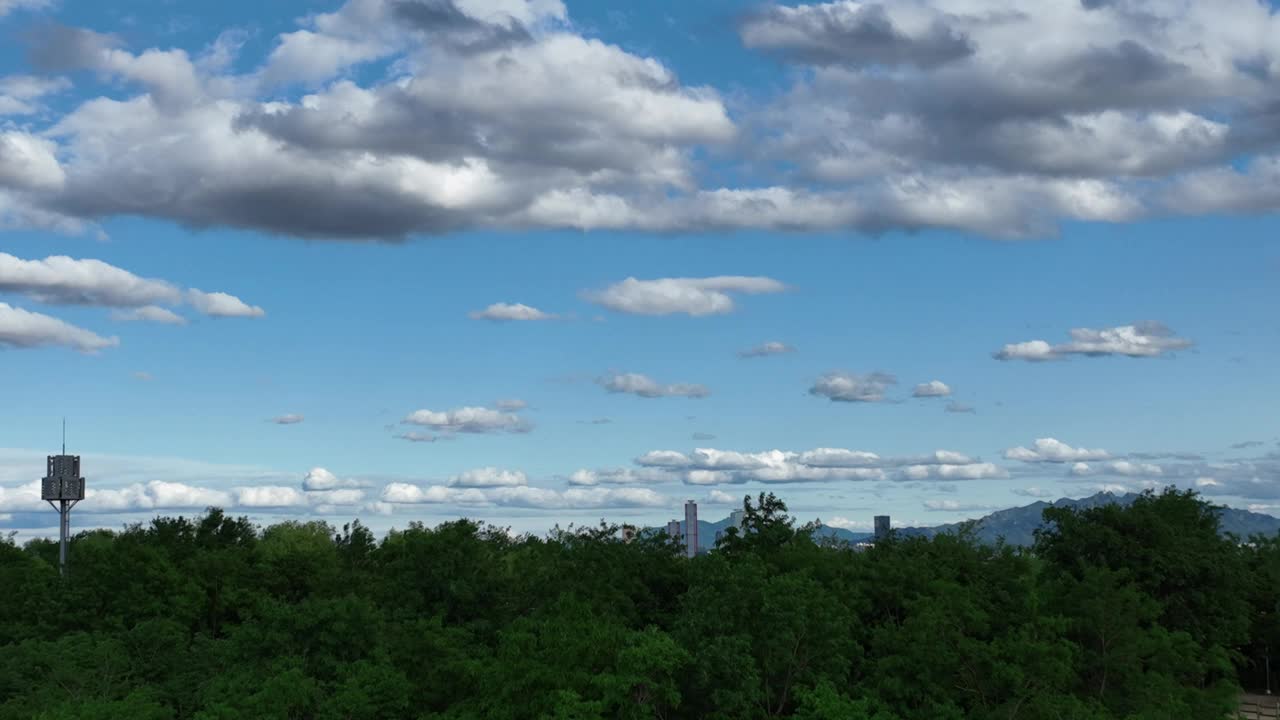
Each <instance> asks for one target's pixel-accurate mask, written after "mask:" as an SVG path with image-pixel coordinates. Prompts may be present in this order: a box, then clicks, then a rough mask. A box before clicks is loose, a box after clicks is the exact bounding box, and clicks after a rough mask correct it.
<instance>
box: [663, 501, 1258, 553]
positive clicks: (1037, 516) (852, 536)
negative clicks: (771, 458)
mask: <svg viewBox="0 0 1280 720" xmlns="http://www.w3.org/2000/svg"><path fill="white" fill-rule="evenodd" d="M1138 497H1139V496H1138V495H1137V494H1136V493H1129V494H1126V495H1113V494H1111V493H1105V492H1102V493H1098V494H1096V495H1090V496H1089V497H1086V498H1080V499H1078V500H1073V499H1071V498H1062V499H1060V500H1054V501H1053V502H1045V501H1039V502H1034V503H1031V504H1030V505H1023V506H1022V507H1015V508H1009V509H1007V510H997V511H996V512H993V513H991V514H990V515H987V516H985V517H982V518H979V519H977V520H974V521H971V522H973V523H974V534H975V535H976V537H977V538H978V539H979V540H981V541H983V542H988V543H994V542H995V541H996V540H997V539H998V538H1001V537H1003V538H1004V540H1005V542H1006V543H1008V544H1010V545H1031V544H1032V543H1033V542H1034V535H1033V533H1034V532H1035V530H1036V529H1037V528H1039V527H1040V526H1041V524H1042V523H1041V514H1042V513H1043V512H1044V509H1045V508H1047V507H1073V508H1092V507H1098V506H1101V505H1109V504H1113V503H1114V504H1118V505H1128V504H1130V503H1132V502H1133V501H1134V500H1135V499H1136V498H1138ZM1221 518H1222V532H1224V533H1232V534H1234V535H1236V536H1238V537H1241V538H1247V537H1249V536H1250V535H1255V534H1262V535H1275V534H1277V533H1280V518H1277V517H1273V516H1271V515H1264V514H1262V513H1255V512H1249V511H1248V510H1238V509H1236V508H1224V509H1222V510H1221ZM963 524H964V523H959V522H957V523H948V524H945V525H935V526H932V527H895V528H894V531H895V532H897V533H898V534H900V535H906V536H919V537H932V536H934V535H937V534H938V533H945V532H954V531H956V530H958V529H959V528H960V526H961V525H963ZM728 526H729V518H724V519H723V520H718V521H716V522H707V521H705V520H699V521H698V547H699V549H704V550H710V549H712V548H714V547H715V546H716V531H718V530H723V529H724V528H726V527H728ZM652 529H653V530H661V529H662V528H652ZM814 534H815V535H818V536H820V537H831V538H835V539H837V540H845V541H847V542H865V541H867V540H870V539H871V538H872V537H874V536H873V535H872V534H871V533H866V532H862V533H858V532H852V531H850V530H846V529H844V528H836V527H831V526H829V525H823V526H820V527H819V528H818V529H817V530H816V531H815V533H814Z"/></svg>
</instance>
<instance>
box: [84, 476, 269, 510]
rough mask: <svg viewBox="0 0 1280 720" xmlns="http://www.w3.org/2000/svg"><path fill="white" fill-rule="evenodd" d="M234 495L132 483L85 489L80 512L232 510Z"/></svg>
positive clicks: (159, 483)
mask: <svg viewBox="0 0 1280 720" xmlns="http://www.w3.org/2000/svg"><path fill="white" fill-rule="evenodd" d="M247 489H248V488H240V489H239V490H247ZM238 493H239V491H237V492H236V493H232V492H227V491H224V490H214V489H211V488H203V487H196V486H193V485H187V484H185V483H180V482H165V481H163V480H152V481H151V482H148V483H146V484H141V483H135V484H133V485H130V486H128V487H124V488H117V489H101V490H99V489H95V488H90V487H86V488H85V499H84V501H83V503H82V504H83V505H84V506H88V507H86V508H84V509H86V510H87V509H89V508H93V509H94V510H95V511H101V510H152V509H158V508H205V507H213V506H217V507H232V506H233V505H235V504H236V499H237V497H238Z"/></svg>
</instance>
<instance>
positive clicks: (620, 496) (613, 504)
mask: <svg viewBox="0 0 1280 720" xmlns="http://www.w3.org/2000/svg"><path fill="white" fill-rule="evenodd" d="M382 501H383V502H387V503H393V504H451V505H467V506H480V507H490V506H494V507H521V508H537V509H544V510H557V509H559V510H572V509H592V508H628V507H631V508H644V507H650V508H657V507H667V506H669V505H671V504H672V503H671V500H670V499H669V498H667V497H665V496H663V495H660V494H659V493H656V492H654V491H653V490H650V489H648V488H600V487H571V488H569V489H567V490H563V491H559V490H549V489H546V488H537V487H529V486H520V487H498V488H484V489H480V488H457V487H446V486H443V485H431V486H427V487H422V486H419V485H412V484H408V483H391V484H389V485H387V486H386V487H385V488H383V490H382Z"/></svg>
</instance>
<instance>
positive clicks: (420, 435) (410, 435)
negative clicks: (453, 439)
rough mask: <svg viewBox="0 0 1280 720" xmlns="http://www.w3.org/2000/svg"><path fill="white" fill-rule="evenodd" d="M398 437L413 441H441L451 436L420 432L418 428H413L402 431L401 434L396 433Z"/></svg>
mask: <svg viewBox="0 0 1280 720" xmlns="http://www.w3.org/2000/svg"><path fill="white" fill-rule="evenodd" d="M396 437H397V438H399V439H401V440H408V441H409V442H412V443H433V442H439V441H440V440H448V439H449V437H450V436H447V435H432V434H431V433H424V432H418V431H416V430H411V431H409V432H403V433H400V434H399V435H396Z"/></svg>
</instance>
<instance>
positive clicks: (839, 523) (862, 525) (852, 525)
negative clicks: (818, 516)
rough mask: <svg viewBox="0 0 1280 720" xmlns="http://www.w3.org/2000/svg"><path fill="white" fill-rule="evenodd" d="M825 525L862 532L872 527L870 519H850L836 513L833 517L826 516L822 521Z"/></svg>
mask: <svg viewBox="0 0 1280 720" xmlns="http://www.w3.org/2000/svg"><path fill="white" fill-rule="evenodd" d="M822 524H823V525H824V526H826V527H833V528H840V529H841V530H850V531H853V532H864V531H867V530H870V529H871V527H872V521H871V520H852V519H850V518H847V517H842V516H840V515H837V516H835V517H833V518H827V519H826V520H823V521H822Z"/></svg>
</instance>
